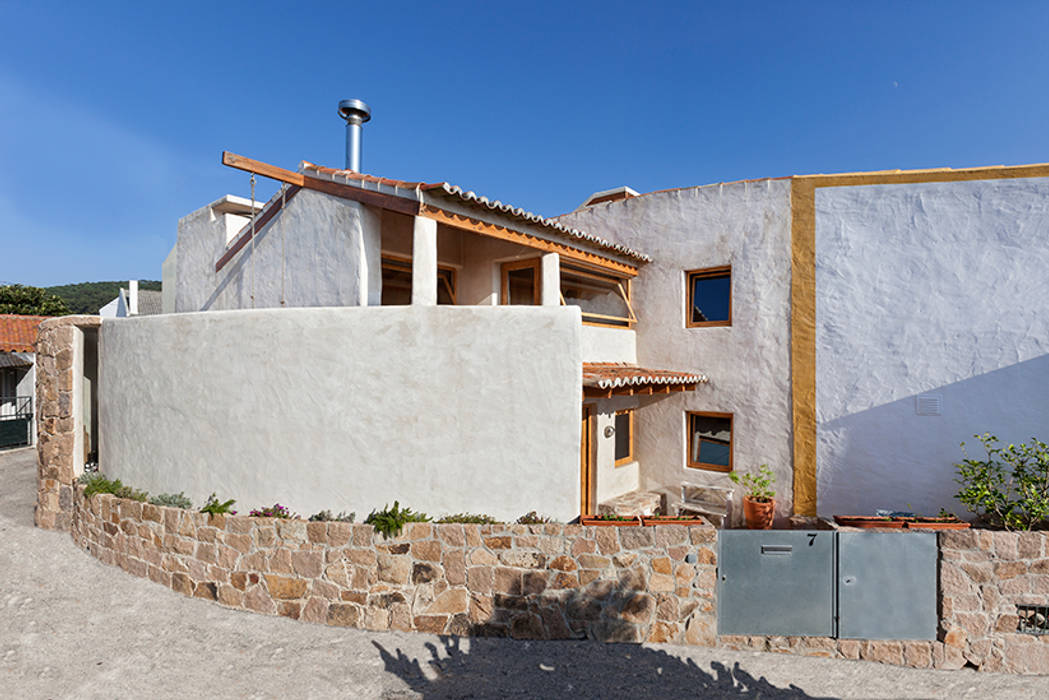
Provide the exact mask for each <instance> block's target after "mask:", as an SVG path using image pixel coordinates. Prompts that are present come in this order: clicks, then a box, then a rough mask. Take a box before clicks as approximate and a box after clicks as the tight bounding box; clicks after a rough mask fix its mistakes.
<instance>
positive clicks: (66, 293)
mask: <svg viewBox="0 0 1049 700" xmlns="http://www.w3.org/2000/svg"><path fill="white" fill-rule="evenodd" d="M121 287H124V288H125V289H126V288H127V280H121V281H119V282H80V283H79V284H61V285H58V286H56V287H45V289H46V290H47V291H48V292H50V293H52V294H54V295H55V296H58V297H61V298H62V300H63V301H65V302H66V306H68V307H69V310H70V311H72V312H73V313H75V314H97V313H98V310H99V309H101V308H102V307H103V306H105V305H106V304H108V303H109V302H111V301H113V300H114V299H115V298H116V296H117V294H119V293H120V288H121ZM138 288H139V289H153V290H156V291H160V281H159V280H139V282H138Z"/></svg>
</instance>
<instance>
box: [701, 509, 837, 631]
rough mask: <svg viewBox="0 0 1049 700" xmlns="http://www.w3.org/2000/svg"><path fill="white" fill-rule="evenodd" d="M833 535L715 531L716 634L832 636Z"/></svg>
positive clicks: (776, 531)
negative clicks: (716, 579) (716, 552)
mask: <svg viewBox="0 0 1049 700" xmlns="http://www.w3.org/2000/svg"><path fill="white" fill-rule="evenodd" d="M834 534H835V533H833V532H826V531H815V532H810V531H802V530H721V531H719V532H718V633H719V634H755V635H790V636H813V637H830V636H833V635H834Z"/></svg>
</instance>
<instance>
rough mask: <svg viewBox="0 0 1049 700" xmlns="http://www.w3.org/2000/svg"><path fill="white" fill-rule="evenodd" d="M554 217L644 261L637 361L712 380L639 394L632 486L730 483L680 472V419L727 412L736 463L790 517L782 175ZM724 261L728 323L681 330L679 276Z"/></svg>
mask: <svg viewBox="0 0 1049 700" xmlns="http://www.w3.org/2000/svg"><path fill="white" fill-rule="evenodd" d="M560 220H561V221H562V222H564V223H569V224H571V225H574V226H578V227H579V228H581V229H583V230H585V231H588V232H591V233H594V234H597V235H600V236H603V237H606V238H609V239H611V240H613V241H617V242H620V243H623V244H625V245H627V246H630V247H632V248H635V249H637V250H640V251H642V252H645V253H647V254H649V255H650V256H652V258H653V262H651V263H648V264H647V265H644V266H642V269H641V274H640V275H639V277H638V278H637V280H636V281H635V282H634V286H633V301H632V303H633V306H634V309H635V311H636V313H637V316H638V323H637V327H636V332H637V361H638V363H639V364H641V365H642V366H647V367H655V368H669V369H676V370H699V371H702V372H704V373H706V374H707V375H708V376H709V377H710V383H709V384H706V385H701V386H700V387H699V389H697V390H696V391H695V392H686V393H683V394H673V395H671V396H668V397H656V398H653V399H644V400H643V401H642V408H641V409H640V410H639V411H638V414H637V440H636V451H637V454H638V458H639V462H640V465H641V487H642V488H645V489H656V488H660V487H663V488H666V489H668V491H669V493H670V494H671V495H676V494H677V493H678V492H679V488H680V485H681V483H682V482H689V483H695V484H710V485H718V486H729V487H730V486H732V483H731V482H730V481H729V480H728V477H727V476H725V475H723V474H719V473H716V472H708V471H701V470H696V469H689V468H687V467H685V453H686V435H685V419H684V413H685V411H719V412H731V413H733V414H734V418H735V424H734V432H735V435H734V455H733V458H734V466H735V469H736V470H737V471H751V470H756V469H757V467H758V466H759V465H761V464H762V463H768V464H769V466H770V467H772V469H773V471H774V473H775V474H776V478H777V484H776V490H777V501H778V503H777V512H778V513H779V514H780V515H781V516H782V515H787V514H789V513H790V512H791V506H792V500H791V499H792V493H793V463H792V449H793V445H792V437H791V436H792V424H791V388H790V181H789V180H762V181H757V182H739V183H732V184H724V185H710V186H706V187H695V188H688V189H680V190H672V191H668V192H658V193H653V194H648V195H644V196H641V197H636V198H633V199H627V200H624V201H619V202H611V203H607V204H598V205H595V206H591V207H586V208H583V209H581V210H579V211H575V212H572V213H571V214H566V215H564V216H562V217H560ZM726 264H731V265H732V324H733V325H732V326H731V327H711V328H685V320H684V319H685V298H686V292H685V271H686V270H694V269H700V268H706V267H714V266H718V265H726ZM737 498H738V494H737ZM737 510H738V509H737Z"/></svg>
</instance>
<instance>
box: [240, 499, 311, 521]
mask: <svg viewBox="0 0 1049 700" xmlns="http://www.w3.org/2000/svg"><path fill="white" fill-rule="evenodd" d="M248 516H249V517H252V518H280V519H282V520H290V519H292V518H298V517H299V516H297V515H295V514H294V513H292V512H291V511H290V510H288V507H287V506H282V505H281V504H279V503H274V504H273V505H272V506H263V507H262V508H252V509H251V512H250V513H248Z"/></svg>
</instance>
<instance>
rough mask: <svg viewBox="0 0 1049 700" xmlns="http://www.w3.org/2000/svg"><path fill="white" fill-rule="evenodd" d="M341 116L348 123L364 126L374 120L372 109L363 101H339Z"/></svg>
mask: <svg viewBox="0 0 1049 700" xmlns="http://www.w3.org/2000/svg"><path fill="white" fill-rule="evenodd" d="M339 116H340V117H342V118H343V119H345V120H346V121H347V122H351V123H354V124H363V123H364V122H366V121H368V120H369V119H371V118H372V108H371V107H369V106H368V105H367V103H365V102H364V101H363V100H353V99H350V100H339Z"/></svg>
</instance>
